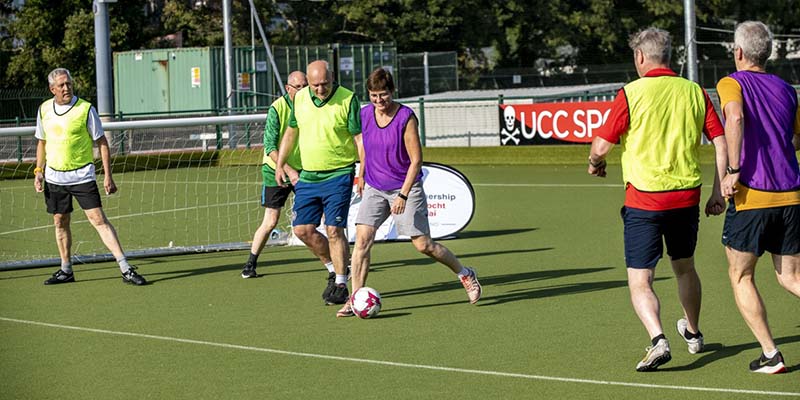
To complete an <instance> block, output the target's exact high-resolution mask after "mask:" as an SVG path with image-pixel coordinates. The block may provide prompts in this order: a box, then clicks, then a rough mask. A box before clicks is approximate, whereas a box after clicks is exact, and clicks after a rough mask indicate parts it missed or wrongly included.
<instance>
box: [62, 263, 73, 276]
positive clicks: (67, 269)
mask: <svg viewBox="0 0 800 400" xmlns="http://www.w3.org/2000/svg"><path fill="white" fill-rule="evenodd" d="M61 270H62V271H64V273H65V274H71V273H72V263H71V262H69V263H66V264H64V263H63V262H62V263H61Z"/></svg>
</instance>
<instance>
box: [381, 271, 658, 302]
mask: <svg viewBox="0 0 800 400" xmlns="http://www.w3.org/2000/svg"><path fill="white" fill-rule="evenodd" d="M610 269H612V268H610V267H605V268H581V269H554V270H548V271H531V272H524V273H519V274H507V275H495V276H489V277H480V275H479V276H478V277H479V278H480V281H481V285H482V286H483V287H484V289H485V291H484V293H486V294H489V292H488V290H491V287H498V286H502V285H508V284H519V283H531V282H538V281H542V280H547V279H558V278H563V277H567V276H573V275H583V274H591V273H595V272H602V271H607V270H610ZM666 279H669V278H666V277H664V278H656V280H657V281H660V280H666ZM627 285H628V281H627V280H616V281H591V282H580V283H565V284H559V285H551V286H543V287H535V288H527V289H518V290H513V291H510V292H507V293H503V294H498V295H493V296H484V297H482V298H481V301H480V303H478V306H479V307H488V306H495V305H498V304H503V303H508V302H512V301H521V300H532V299H539V298H547V297H554V296H564V295H570V294H578V293H588V292H596V291H600V290H608V289H616V288H620V287H626V286H627ZM487 289H488V290H487ZM446 290H459V291H460V290H464V289H463V287H462V286H461V284H460V283H459V282H457V281H452V282H441V283H436V284H434V285H431V286H426V287H421V288H414V289H407V290H398V291H393V292H386V293H383V294H382V297H384V298H391V297H400V296H410V295H416V294H423V293H433V292H441V291H446ZM462 303H464V301H463V300H461V301H453V302H447V303H436V304H422V305H417V306H410V307H401V308H397V309H395V308H393V310H410V309H415V308H426V307H438V306H446V305H454V304H462Z"/></svg>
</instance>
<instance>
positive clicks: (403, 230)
mask: <svg viewBox="0 0 800 400" xmlns="http://www.w3.org/2000/svg"><path fill="white" fill-rule="evenodd" d="M399 192H400V190H399V189H398V190H379V189H375V188H374V187H372V186H370V185H368V184H364V193H363V194H362V196H361V205H359V207H358V215H357V216H356V225H359V224H362V225H370V226H374V227H376V228H377V227H379V226H381V225H382V224H383V222H384V221H386V219H387V218H389V215H392V214H391V212H392V210H391V208H392V202H394V199H395V198H396V197H397V194H398V193H399ZM392 218H393V219H394V224H395V227H396V228H397V233H398V234H399V235H405V236H410V237H415V236H422V235H430V233H431V228H430V226H429V225H428V200H427V198H426V196H425V191H424V190H422V182H417V183H415V184H414V185H413V186H411V191H410V192H408V200H407V201H406V209H405V211H403V213H402V214H399V215H392Z"/></svg>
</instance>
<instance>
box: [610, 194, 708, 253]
mask: <svg viewBox="0 0 800 400" xmlns="http://www.w3.org/2000/svg"><path fill="white" fill-rule="evenodd" d="M620 214H621V215H622V221H623V223H624V225H625V265H627V266H628V268H646V269H650V268H655V266H656V264H658V260H659V259H661V256H662V253H663V251H664V245H663V242H666V243H667V254H668V255H669V256H670V258H671V259H673V260H679V259H682V258H689V257H692V256H694V249H695V246H696V245H697V228H698V226H699V224H700V207H698V206H694V207H687V208H678V209H675V210H666V211H648V210H640V209H637V208H628V207H622V210H621V211H620ZM662 237H663V242H662Z"/></svg>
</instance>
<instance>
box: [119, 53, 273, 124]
mask: <svg viewBox="0 0 800 400" xmlns="http://www.w3.org/2000/svg"><path fill="white" fill-rule="evenodd" d="M233 56H234V57H233V59H234V66H233V74H234V77H233V85H234V87H233V91H234V97H233V98H234V107H236V108H237V109H241V110H242V111H245V110H247V109H255V108H260V109H265V108H266V107H268V106H269V104H271V103H272V101H273V100H274V99H275V98H276V94H275V93H274V89H273V88H274V87H275V85H274V84H273V75H272V68H271V66H270V65H269V62H267V57H266V50H265V49H264V48H261V49H258V48H256V49H251V48H250V47H237V48H234V54H233ZM114 87H115V92H114V100H115V104H116V112H117V114H119V113H122V114H124V115H135V114H151V113H180V112H198V113H200V112H204V113H214V112H220V111H222V110H224V109H225V108H226V107H227V99H226V90H225V55H224V50H223V48H221V47H201V48H179V49H157V50H137V51H127V52H118V53H114ZM279 95H280V93H278V94H277V96H279Z"/></svg>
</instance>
